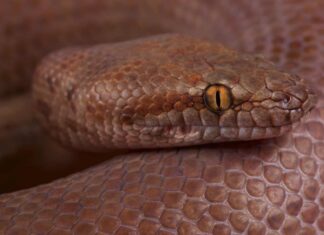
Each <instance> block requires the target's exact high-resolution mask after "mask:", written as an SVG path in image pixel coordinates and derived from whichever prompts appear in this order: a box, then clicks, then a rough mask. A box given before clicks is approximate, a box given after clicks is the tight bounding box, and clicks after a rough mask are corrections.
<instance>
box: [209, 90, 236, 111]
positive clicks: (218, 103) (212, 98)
mask: <svg viewBox="0 0 324 235" xmlns="http://www.w3.org/2000/svg"><path fill="white" fill-rule="evenodd" d="M204 101H205V105H206V106H207V107H208V108H209V109H210V110H211V111H213V112H221V111H223V110H226V109H228V108H229V107H230V106H231V104H232V96H231V93H230V90H229V89H228V88H227V87H226V86H223V85H217V84H214V85H210V86H209V87H207V88H206V90H205V93H204Z"/></svg>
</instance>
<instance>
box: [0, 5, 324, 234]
mask: <svg viewBox="0 0 324 235" xmlns="http://www.w3.org/2000/svg"><path fill="white" fill-rule="evenodd" d="M139 3H140V4H139ZM173 4H175V5H174V6H170V4H166V3H165V1H158V0H156V1H141V2H140V1H139V2H138V3H129V2H128V1H119V0H118V1H104V2H98V1H86V0H83V1H77V2H75V3H74V2H73V1H72V2H70V3H66V1H55V4H53V3H51V2H47V1H44V2H42V1H28V0H26V1H22V2H17V1H15V2H12V1H6V2H2V3H1V4H0V6H1V7H0V22H1V25H2V26H3V25H4V26H6V27H0V28H3V29H4V30H3V33H2V34H0V35H1V36H0V55H1V58H6V60H4V61H3V63H1V65H0V74H1V78H0V92H1V93H2V94H6V93H8V92H14V91H16V90H20V89H26V87H28V83H29V81H30V78H31V73H32V71H33V68H34V67H35V64H36V62H37V61H38V60H39V59H40V58H41V57H43V55H45V54H47V53H48V52H49V51H52V50H53V49H57V48H61V47H62V46H67V45H74V44H76V43H79V44H80V43H82V44H83V43H86V44H88V43H93V42H104V41H119V40H120V39H126V38H132V37H136V36H139V35H148V34H153V33H157V32H164V31H176V32H185V33H188V34H193V35H198V36H199V37H203V38H209V39H213V40H218V41H220V42H223V43H225V44H226V45H228V46H230V47H233V48H236V49H238V50H240V51H248V52H256V53H263V54H265V56H266V57H267V58H271V59H272V60H273V61H274V62H276V63H278V64H279V66H281V67H282V68H284V69H286V70H287V69H288V70H290V72H293V73H296V74H299V75H300V76H301V77H303V78H305V79H306V80H308V81H309V82H310V83H311V86H312V87H314V88H315V89H316V91H318V93H319V94H320V98H319V104H318V105H317V107H316V108H315V109H314V110H313V112H312V113H311V114H310V115H308V117H307V118H305V119H304V120H303V121H302V124H300V125H299V127H298V128H297V129H294V130H293V132H291V133H287V134H286V135H285V136H284V137H280V138H276V139H273V140H270V141H261V142H253V143H234V144H221V145H217V146H211V147H206V146H205V147H200V148H198V147H192V148H182V149H179V150H160V151H143V152H135V153H133V154H130V155H123V156H119V157H116V158H114V159H111V160H109V161H108V162H105V163H103V164H102V165H99V166H97V167H95V168H90V169H88V170H87V171H84V172H82V173H77V174H75V175H71V176H69V177H67V178H64V179H61V180H59V181H56V182H53V183H51V184H46V185H41V186H38V187H35V188H31V189H28V190H24V191H19V192H14V193H11V194H4V195H1V196H0V234H17V233H21V234H30V233H48V234H71V233H76V234H95V233H98V234H107V233H111V234H113V233H115V234H127V233H131V232H137V233H139V234H204V233H205V234H206V233H207V234H231V233H236V234H237V233H244V234H249V235H252V234H268V235H270V234H322V233H323V232H324V226H323V224H324V214H323V206H324V203H323V202H324V193H323V192H324V190H323V182H324V170H323V160H324V147H323V146H324V144H323V139H324V136H323V133H324V127H323V125H324V123H323V112H324V111H323V101H322V95H321V94H322V85H323V84H324V83H323V76H322V74H323V66H322V65H323V57H322V56H321V55H320V53H321V51H323V48H322V44H321V43H320V42H321V41H322V40H323V38H324V26H323V17H322V12H321V9H323V6H324V3H323V1H322V0H316V1H306V0H305V1H268V2H256V1H255V2H251V1H248V0H243V1H206V2H196V1H186V0H177V1H174V2H173ZM119 11H120V12H121V14H120V15H118V14H116V13H118V12H119ZM238 12H239V13H240V14H238ZM13 15H14V16H15V17H12V16H13ZM37 19H40V20H37ZM116 25H118V27H117V26H116ZM107 29H109V30H107ZM126 29H128V30H126ZM0 30H1V29H0ZM55 30H56V31H55ZM65 40H68V42H65ZM179 44H180V43H179ZM48 45H50V48H47V46H48ZM197 48H198V47H197ZM187 49H189V48H187ZM181 53H185V50H184V49H181ZM178 55H179V54H178ZM180 60H181V58H180ZM208 62H209V59H208ZM190 64H191V63H187V65H190ZM198 67H199V66H198ZM199 68H201V67H199ZM137 69H138V70H139V71H138V73H135V74H137V75H138V74H143V71H145V69H144V68H141V66H140V65H139V67H138V68H137ZM209 69H211V68H210V67H209ZM155 72H156V71H154V69H152V73H155ZM182 72H183V71H176V72H175V74H176V75H175V74H174V76H176V77H177V76H178V75H179V74H181V73H182ZM89 74H91V73H89ZM161 74H163V75H164V76H166V73H165V72H161ZM188 79H190V81H191V82H192V84H199V81H197V80H196V78H192V77H188ZM22 80H23V81H22ZM1 81H2V82H1ZM53 84H55V83H53ZM47 86H48V85H47ZM49 87H50V86H49ZM168 95H169V94H168ZM168 95H167V97H168ZM63 98H64V99H66V92H65V93H64V97H63V95H62V99H63ZM73 99H75V95H72V100H73ZM170 100H174V101H178V100H181V99H177V97H175V98H174V99H170ZM185 101H186V102H187V99H185ZM198 102H199V101H198ZM171 103H173V102H171ZM186 104H187V103H186ZM251 105H253V104H252V103H246V104H245V105H244V107H245V109H246V110H248V111H250V108H251V107H250V106H251ZM170 107H172V106H171V105H166V106H165V108H166V109H170ZM3 108H4V105H1V106H0V109H3ZM145 108H146V107H143V109H145ZM198 108H199V107H198ZM154 109H155V108H154ZM95 110H96V109H95ZM28 111H29V110H28ZM92 111H94V110H91V112H92ZM25 112H26V111H25ZM91 112H90V113H91ZM143 112H144V111H143ZM0 113H1V112H0ZM63 113H67V112H63ZM94 115H98V114H94ZM16 116H18V115H16ZM45 116H46V115H45ZM99 116H100V114H99ZM82 118H84V117H82ZM89 126H91V125H90V124H89ZM118 128H119V127H118ZM119 134H120V133H119ZM20 173H21V172H19V174H20ZM21 178H23V177H21Z"/></svg>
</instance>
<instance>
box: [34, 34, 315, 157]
mask: <svg viewBox="0 0 324 235" xmlns="http://www.w3.org/2000/svg"><path fill="white" fill-rule="evenodd" d="M33 88H34V89H33V90H34V98H35V103H36V108H37V109H38V111H39V112H38V113H39V115H38V116H39V119H40V120H41V122H42V123H43V125H44V126H45V127H46V129H47V130H49V132H50V133H51V135H52V136H54V137H55V138H57V139H59V140H61V142H64V143H65V144H66V143H68V144H67V145H72V146H74V147H76V148H78V149H80V148H81V149H86V150H96V151H98V150H102V149H109V148H124V147H130V148H156V147H174V146H184V145H194V144H205V143H214V142H222V141H234V140H236V141H237V140H251V139H260V138H270V137H275V136H279V135H281V134H283V133H285V132H286V131H287V130H289V129H290V128H291V125H292V124H293V123H295V122H297V121H298V120H300V119H301V117H302V116H303V115H305V114H306V113H307V112H309V111H310V110H311V109H312V107H314V105H315V101H316V98H315V95H314V94H313V93H312V92H311V91H310V90H309V89H308V88H306V85H305V84H304V82H303V81H302V79H300V78H299V77H298V76H295V75H291V74H288V73H286V72H282V71H280V70H278V69H277V68H276V67H275V66H274V65H273V64H272V63H271V62H269V61H267V60H265V59H263V58H261V57H260V56H253V55H246V54H240V53H238V52H235V51H233V50H231V49H228V48H226V47H224V46H222V45H220V44H218V43H214V42H209V41H204V40H200V39H195V38H192V37H188V36H183V35H174V34H171V35H170V34H169V35H160V36H155V37H149V38H146V39H140V40H134V41H130V42H125V43H117V44H103V45H98V46H94V47H86V48H74V49H65V50H62V51H59V52H56V53H54V54H52V55H50V56H48V57H47V58H46V59H44V61H43V62H42V63H41V64H40V65H39V67H38V69H37V71H36V74H35V79H34V86H33Z"/></svg>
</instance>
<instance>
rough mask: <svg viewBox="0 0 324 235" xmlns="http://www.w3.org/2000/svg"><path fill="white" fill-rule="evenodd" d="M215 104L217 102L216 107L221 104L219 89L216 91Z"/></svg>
mask: <svg viewBox="0 0 324 235" xmlns="http://www.w3.org/2000/svg"><path fill="white" fill-rule="evenodd" d="M216 104H217V107H220V105H221V98H220V92H219V91H216Z"/></svg>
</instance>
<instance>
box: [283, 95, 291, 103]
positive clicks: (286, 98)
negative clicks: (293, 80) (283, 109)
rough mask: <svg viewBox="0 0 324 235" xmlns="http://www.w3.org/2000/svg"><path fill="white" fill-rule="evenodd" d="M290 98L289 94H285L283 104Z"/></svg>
mask: <svg viewBox="0 0 324 235" xmlns="http://www.w3.org/2000/svg"><path fill="white" fill-rule="evenodd" d="M290 100H291V96H289V95H285V97H284V98H283V102H284V103H285V104H288V103H289V102H290Z"/></svg>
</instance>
